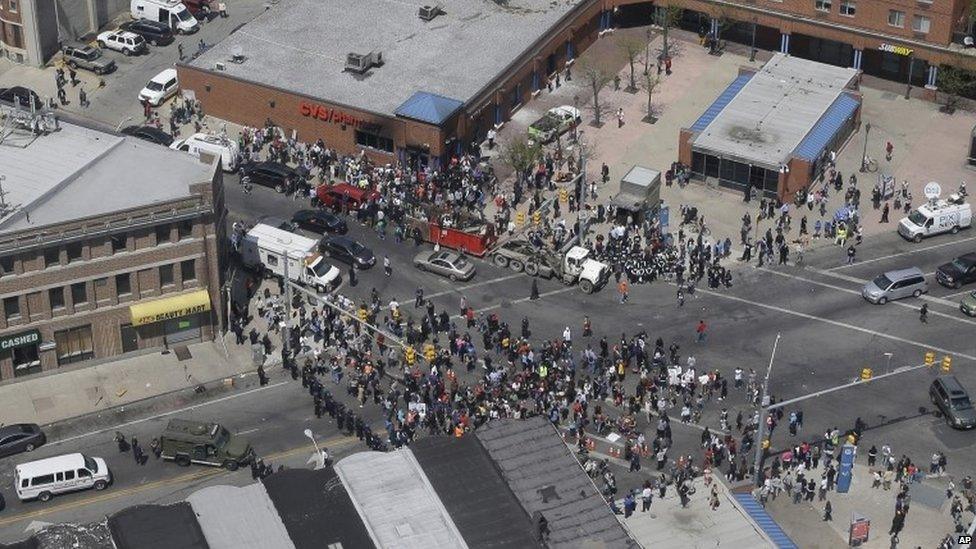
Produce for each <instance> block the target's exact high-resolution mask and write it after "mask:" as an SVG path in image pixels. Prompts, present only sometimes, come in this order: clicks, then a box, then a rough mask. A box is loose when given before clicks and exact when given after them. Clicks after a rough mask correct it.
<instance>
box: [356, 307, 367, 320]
mask: <svg viewBox="0 0 976 549" xmlns="http://www.w3.org/2000/svg"><path fill="white" fill-rule="evenodd" d="M357 315H358V316H359V321H360V322H364V323H365V322H366V319H367V318H368V315H367V313H366V307H360V308H359V311H358V312H357Z"/></svg>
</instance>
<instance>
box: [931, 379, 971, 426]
mask: <svg viewBox="0 0 976 549" xmlns="http://www.w3.org/2000/svg"><path fill="white" fill-rule="evenodd" d="M929 398H930V399H931V400H932V404H935V406H936V407H937V408H938V409H939V411H940V412H942V415H943V416H944V417H945V420H946V423H948V424H949V426H950V427H953V428H955V429H972V428H974V427H976V410H974V409H973V403H972V401H971V400H970V399H969V393H967V392H966V389H964V388H963V386H962V384H961V383H959V380H958V379H956V376H945V377H940V378H936V380H935V381H933V382H932V385H931V386H930V387H929Z"/></svg>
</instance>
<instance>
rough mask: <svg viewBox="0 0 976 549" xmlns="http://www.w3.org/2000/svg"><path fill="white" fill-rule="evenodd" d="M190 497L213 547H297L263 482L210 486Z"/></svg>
mask: <svg viewBox="0 0 976 549" xmlns="http://www.w3.org/2000/svg"><path fill="white" fill-rule="evenodd" d="M186 501H188V502H189V503H190V506H191V507H192V508H193V512H194V513H196V517H197V522H199V523H200V529H201V530H203V535H204V537H206V538H207V544H208V545H209V546H210V549H239V548H241V547H261V548H262V549H295V544H294V543H292V541H291V538H290V537H288V530H286V529H285V525H284V523H282V522H281V518H280V517H279V516H278V510H277V509H275V505H274V502H272V501H271V498H269V497H268V493H267V492H266V491H265V489H264V484H261V483H260V482H256V483H254V484H249V485H247V486H244V487H240V488H239V487H237V486H224V485H217V486H208V487H206V488H203V489H202V490H197V491H196V492H193V493H192V494H190V495H189V496H188V497H187V498H186ZM309 503H310V504H311V503H312V502H309Z"/></svg>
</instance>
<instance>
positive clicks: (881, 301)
mask: <svg viewBox="0 0 976 549" xmlns="http://www.w3.org/2000/svg"><path fill="white" fill-rule="evenodd" d="M887 302H888V298H887V297H881V298H880V299H878V305H884V304H885V303H887Z"/></svg>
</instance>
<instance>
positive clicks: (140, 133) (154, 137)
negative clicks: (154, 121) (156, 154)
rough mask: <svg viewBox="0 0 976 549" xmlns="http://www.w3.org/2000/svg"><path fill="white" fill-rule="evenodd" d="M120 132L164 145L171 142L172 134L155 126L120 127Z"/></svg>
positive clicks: (166, 145)
mask: <svg viewBox="0 0 976 549" xmlns="http://www.w3.org/2000/svg"><path fill="white" fill-rule="evenodd" d="M122 133H123V134H125V135H131V136H132V137H138V138H139V139H142V140H143V141H149V142H150V143H156V144H157V145H162V146H164V147H169V146H170V144H172V143H173V136H172V135H170V134H168V133H166V132H164V131H163V130H161V129H159V128H157V127H156V126H126V127H125V128H122Z"/></svg>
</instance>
